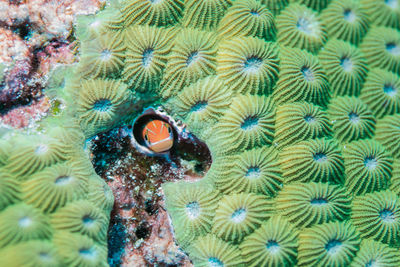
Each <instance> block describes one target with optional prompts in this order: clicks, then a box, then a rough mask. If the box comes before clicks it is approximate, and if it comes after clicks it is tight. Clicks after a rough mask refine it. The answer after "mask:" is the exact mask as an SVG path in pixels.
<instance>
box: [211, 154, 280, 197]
mask: <svg viewBox="0 0 400 267" xmlns="http://www.w3.org/2000/svg"><path fill="white" fill-rule="evenodd" d="M214 166H216V167H215V168H218V169H219V171H216V173H214V174H213V177H214V182H215V184H216V186H217V188H218V189H219V190H221V191H223V192H225V193H231V192H235V193H242V192H246V193H261V194H265V195H269V196H274V195H276V193H277V191H279V189H280V188H281V184H282V177H281V169H280V167H279V163H278V155H277V153H276V152H275V151H274V149H272V148H265V147H263V148H255V149H252V150H247V151H245V152H242V153H239V154H237V155H234V156H232V157H227V158H225V159H223V160H221V162H215V163H214Z"/></svg>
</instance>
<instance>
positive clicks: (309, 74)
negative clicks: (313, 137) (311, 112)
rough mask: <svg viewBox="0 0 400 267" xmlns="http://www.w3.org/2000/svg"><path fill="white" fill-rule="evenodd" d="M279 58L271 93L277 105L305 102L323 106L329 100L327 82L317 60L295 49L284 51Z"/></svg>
mask: <svg viewBox="0 0 400 267" xmlns="http://www.w3.org/2000/svg"><path fill="white" fill-rule="evenodd" d="M281 58H282V59H281V64H280V68H281V71H280V74H279V80H278V82H277V85H276V88H275V90H274V92H273V97H274V100H275V101H276V102H277V104H279V105H281V104H284V103H288V102H289V103H290V102H295V101H306V102H311V103H313V104H316V105H321V106H325V105H326V104H327V103H328V101H329V98H330V90H329V82H328V78H327V76H326V73H325V70H324V69H323V67H322V65H321V63H320V62H319V60H318V58H317V57H316V56H313V55H312V54H310V53H308V52H306V51H304V50H300V49H297V48H286V49H284V50H283V51H281Z"/></svg>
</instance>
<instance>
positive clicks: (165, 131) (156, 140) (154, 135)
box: [142, 120, 174, 153]
mask: <svg viewBox="0 0 400 267" xmlns="http://www.w3.org/2000/svg"><path fill="white" fill-rule="evenodd" d="M142 137H143V140H144V142H145V143H146V146H147V147H148V148H149V149H151V150H152V151H154V152H158V153H159V152H165V151H167V150H169V149H170V148H171V147H172V145H173V144H174V134H173V132H172V128H171V125H169V124H168V123H166V122H165V121H162V120H152V121H150V122H148V123H147V124H146V125H145V126H144V128H143V132H142Z"/></svg>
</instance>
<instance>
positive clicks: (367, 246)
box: [350, 239, 400, 267]
mask: <svg viewBox="0 0 400 267" xmlns="http://www.w3.org/2000/svg"><path fill="white" fill-rule="evenodd" d="M374 262H379V264H381V265H382V266H388V267H389V266H398V265H400V253H399V251H398V250H397V249H395V248H392V247H389V246H388V245H386V244H382V243H381V242H377V241H374V240H371V239H365V240H363V241H362V242H361V245H360V250H359V251H358V252H357V256H356V257H355V258H354V260H353V262H352V263H351V265H350V266H351V267H361V266H368V264H371V263H374Z"/></svg>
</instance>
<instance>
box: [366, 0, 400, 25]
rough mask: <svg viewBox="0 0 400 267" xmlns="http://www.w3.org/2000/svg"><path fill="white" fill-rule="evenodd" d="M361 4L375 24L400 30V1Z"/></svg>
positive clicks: (367, 0)
mask: <svg viewBox="0 0 400 267" xmlns="http://www.w3.org/2000/svg"><path fill="white" fill-rule="evenodd" d="M360 2H361V4H362V5H363V8H364V9H365V12H366V13H367V14H368V16H369V18H370V20H371V21H373V22H374V24H376V25H381V26H386V27H391V28H397V29H400V3H399V2H398V0H376V1H374V0H361V1H360Z"/></svg>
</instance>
